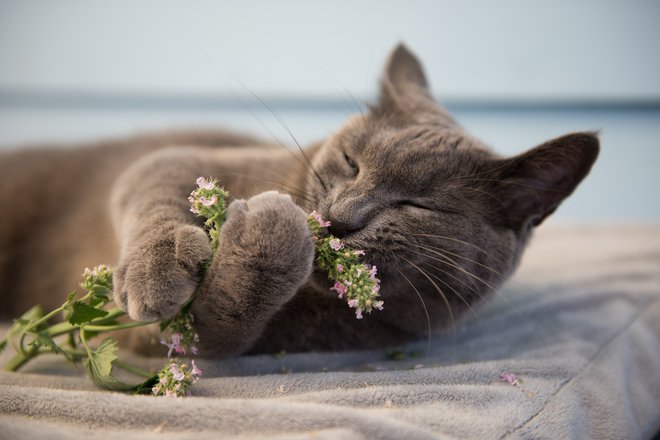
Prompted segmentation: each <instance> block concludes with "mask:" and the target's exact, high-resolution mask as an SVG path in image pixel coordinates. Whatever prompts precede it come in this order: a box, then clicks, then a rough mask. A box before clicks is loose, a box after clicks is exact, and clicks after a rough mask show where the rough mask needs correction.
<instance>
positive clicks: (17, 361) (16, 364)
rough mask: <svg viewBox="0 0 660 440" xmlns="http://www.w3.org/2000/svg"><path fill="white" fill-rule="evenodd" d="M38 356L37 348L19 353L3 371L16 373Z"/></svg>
mask: <svg viewBox="0 0 660 440" xmlns="http://www.w3.org/2000/svg"><path fill="white" fill-rule="evenodd" d="M38 354H39V349H38V348H37V347H32V348H31V349H29V350H28V351H27V352H25V353H23V352H19V353H17V354H16V356H14V357H13V358H11V359H10V360H9V362H7V363H6V364H5V366H4V368H3V369H4V370H5V371H16V370H18V369H19V368H21V367H22V366H23V365H25V364H26V363H27V361H29V360H30V359H32V358H33V357H35V356H37V355H38Z"/></svg>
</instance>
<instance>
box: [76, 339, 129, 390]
mask: <svg viewBox="0 0 660 440" xmlns="http://www.w3.org/2000/svg"><path fill="white" fill-rule="evenodd" d="M117 350H119V347H117V341H115V340H114V339H112V338H106V339H104V340H103V342H101V345H99V347H98V348H97V349H96V350H95V351H93V352H92V355H91V356H90V357H88V358H87V359H85V361H84V362H83V365H84V366H85V371H87V375H88V376H89V378H90V379H91V380H92V382H94V383H95V384H96V385H97V386H98V387H101V388H105V389H107V390H112V391H133V390H135V389H136V386H135V385H129V384H126V383H123V382H121V381H119V380H117V379H116V378H115V377H114V376H113V375H112V363H113V362H114V361H115V360H116V359H117Z"/></svg>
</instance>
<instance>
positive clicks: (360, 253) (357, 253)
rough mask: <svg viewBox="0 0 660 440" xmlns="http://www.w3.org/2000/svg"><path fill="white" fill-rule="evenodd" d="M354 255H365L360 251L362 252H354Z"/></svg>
mask: <svg viewBox="0 0 660 440" xmlns="http://www.w3.org/2000/svg"><path fill="white" fill-rule="evenodd" d="M353 255H357V256H362V255H364V251H360V250H357V251H353Z"/></svg>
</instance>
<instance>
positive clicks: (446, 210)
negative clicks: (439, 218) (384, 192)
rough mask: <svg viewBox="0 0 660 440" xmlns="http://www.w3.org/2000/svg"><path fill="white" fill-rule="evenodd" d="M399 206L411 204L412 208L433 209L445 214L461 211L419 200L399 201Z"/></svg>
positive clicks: (432, 210)
mask: <svg viewBox="0 0 660 440" xmlns="http://www.w3.org/2000/svg"><path fill="white" fill-rule="evenodd" d="M399 206H409V207H411V208H416V209H423V210H425V211H431V212H442V213H444V214H460V212H459V211H457V210H455V209H452V208H447V207H441V208H438V207H435V206H431V205H427V204H425V203H423V202H420V201H417V200H403V201H401V202H399Z"/></svg>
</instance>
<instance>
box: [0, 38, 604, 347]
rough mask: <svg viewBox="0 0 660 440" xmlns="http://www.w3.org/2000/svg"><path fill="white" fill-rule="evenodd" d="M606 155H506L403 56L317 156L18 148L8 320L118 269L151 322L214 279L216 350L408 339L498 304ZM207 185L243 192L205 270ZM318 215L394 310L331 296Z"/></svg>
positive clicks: (201, 147) (220, 143)
mask: <svg viewBox="0 0 660 440" xmlns="http://www.w3.org/2000/svg"><path fill="white" fill-rule="evenodd" d="M598 151H599V147H598V139H597V138H596V136H595V135H594V134H593V133H575V134H569V135H566V136H563V137H560V138H557V139H554V140H551V141H548V142H547V143H545V144H543V145H541V146H539V147H536V148H534V149H532V150H530V151H528V152H526V153H524V154H521V155H519V156H515V157H512V158H501V157H499V156H496V155H495V154H494V153H492V152H491V151H490V150H489V149H488V148H487V147H486V146H485V145H483V144H482V143H481V142H479V141H478V140H476V139H474V138H472V137H471V136H469V135H468V134H467V133H465V131H464V130H463V129H461V128H460V127H459V126H458V125H457V124H456V122H455V121H454V120H453V119H452V117H451V116H450V115H449V114H448V113H447V112H446V111H445V110H444V109H443V108H442V107H440V106H439V105H438V104H436V103H435V102H434V100H433V98H432V95H431V93H430V92H429V89H428V87H427V82H426V79H425V77H424V74H423V71H422V68H421V66H420V64H419V62H418V61H417V59H416V58H415V57H414V56H413V55H412V54H411V53H410V52H409V51H408V50H407V49H406V48H405V47H404V46H399V47H397V48H396V49H395V50H394V52H393V53H392V55H391V57H390V59H389V61H388V63H387V65H386V67H385V70H384V73H383V77H382V84H381V92H380V98H379V101H378V102H377V103H376V104H375V105H373V106H372V107H370V108H369V111H368V112H367V113H366V114H363V115H359V116H356V117H353V118H351V119H350V120H349V121H348V122H347V123H346V124H345V125H344V126H343V127H342V128H341V129H340V130H339V131H337V132H336V133H335V134H334V135H332V136H330V137H329V138H328V139H326V140H324V141H322V142H319V143H317V144H315V145H312V146H310V147H309V148H307V149H306V150H305V152H304V155H303V154H301V153H298V152H296V153H293V152H291V151H286V150H284V149H282V148H278V146H275V145H271V144H269V143H266V142H263V141H259V140H256V139H251V138H247V137H242V136H238V135H233V134H229V133H222V132H217V133H212V132H209V133H172V134H164V135H162V136H142V137H137V138H133V139H129V140H126V141H119V142H117V141H115V142H106V143H101V144H98V145H91V146H88V147H87V148H81V149H66V148H59V149H56V148H52V147H50V148H47V149H32V150H24V151H16V152H10V153H2V155H0V179H2V180H1V181H2V186H1V187H0V206H2V207H3V214H2V216H1V217H2V219H1V221H2V223H1V224H0V225H1V226H0V292H2V293H1V297H0V311H1V312H2V314H3V316H4V317H9V316H14V315H17V314H20V313H21V312H22V311H24V310H25V309H27V308H28V307H29V306H31V305H33V304H34V303H37V302H40V303H42V304H44V306H46V307H54V306H56V305H58V304H60V303H61V302H62V300H63V297H64V295H65V294H66V293H67V292H69V291H71V290H72V289H74V288H75V287H76V283H77V280H78V277H79V274H80V272H81V269H82V268H84V267H85V266H93V265H95V264H99V263H104V262H110V263H113V264H114V265H115V268H116V271H115V276H114V282H115V292H114V298H115V301H116V303H117V304H118V305H119V307H121V308H122V309H124V310H126V311H127V312H128V313H129V315H130V316H131V317H132V318H135V319H144V320H151V319H162V318H168V317H170V316H171V315H172V314H174V313H175V312H176V311H177V309H178V307H179V306H180V305H181V304H182V303H183V302H185V301H186V300H187V299H188V298H189V297H190V295H191V294H192V293H193V291H195V289H197V288H198V286H199V290H198V297H197V299H196V301H195V302H194V306H193V312H194V315H195V322H196V329H197V331H198V332H199V334H200V336H201V342H202V347H201V349H202V352H203V354H205V355H207V356H227V355H234V354H240V353H264V352H276V351H280V350H286V351H289V352H291V351H304V350H341V349H355V348H369V347H377V346H381V347H382V346H388V345H393V344H400V343H403V342H405V341H409V340H412V339H415V338H422V337H426V336H427V335H428V334H429V332H433V331H437V330H439V329H443V328H447V327H449V326H454V325H456V322H457V320H458V319H459V317H460V316H462V315H464V314H465V313H466V311H469V310H470V308H473V307H475V306H476V305H477V304H478V303H480V302H481V301H484V300H486V299H487V298H488V297H489V296H491V295H493V292H494V290H495V289H496V288H497V287H498V286H500V285H501V284H502V282H503V281H504V280H505V279H506V278H507V277H508V276H509V275H510V274H511V273H512V271H513V270H514V268H515V267H516V265H517V263H518V261H519V259H520V257H521V254H522V251H523V248H524V246H525V244H526V242H527V241H528V239H529V237H530V234H531V232H532V230H533V229H534V227H536V226H538V225H539V224H540V223H541V222H542V221H543V220H544V219H545V218H546V217H547V216H548V215H550V214H551V213H552V212H553V211H554V210H555V209H556V208H557V206H558V205H559V204H560V203H561V201H562V200H563V199H564V198H565V197H567V196H568V195H569V194H571V192H572V191H573V190H574V189H575V187H576V186H577V185H578V183H579V182H580V181H581V180H582V179H583V178H584V177H585V176H586V175H587V174H588V172H589V170H590V168H591V166H592V164H593V163H594V161H595V160H596V157H597V155H598ZM292 156H294V157H292ZM307 158H309V161H310V162H311V165H310V164H309V163H307ZM198 176H213V177H215V178H217V179H218V180H219V181H220V182H221V184H222V185H224V186H225V188H226V189H227V190H228V191H230V193H231V195H232V196H233V197H234V200H233V201H232V202H231V204H230V206H229V211H228V217H227V222H226V224H225V225H224V226H223V229H222V233H221V239H220V246H219V249H218V252H217V254H216V255H215V257H214V258H213V259H212V260H211V262H210V264H209V265H208V270H207V271H206V273H205V275H204V276H203V277H202V267H203V265H204V263H205V262H206V261H207V260H208V259H209V258H210V257H211V249H210V246H209V242H208V238H207V234H206V233H205V231H204V230H203V229H202V228H201V221H200V219H199V218H197V217H195V216H194V215H193V214H192V213H191V212H190V211H189V205H188V201H187V196H188V195H189V193H190V192H191V190H192V189H193V188H194V186H195V184H194V182H195V179H196V178H197V177H198ZM313 209H315V210H317V211H318V212H320V213H321V214H322V215H323V217H324V218H327V219H329V220H330V221H331V222H332V226H331V227H330V232H331V233H333V234H335V235H337V236H339V237H341V238H342V240H343V241H344V242H345V243H346V245H348V246H350V247H352V248H356V249H363V250H365V252H366V257H365V261H367V262H369V263H372V264H375V265H377V266H378V269H379V275H380V278H381V286H382V289H381V295H382V299H383V300H384V301H385V308H384V310H383V311H376V312H374V313H372V314H371V315H368V316H367V317H365V319H362V320H357V319H355V314H354V311H353V310H351V309H350V308H348V307H347V306H346V303H345V302H344V301H340V300H338V299H337V297H336V295H335V294H333V292H331V291H330V290H329V289H328V287H329V286H330V285H329V281H328V279H327V276H326V275H325V274H324V273H321V271H319V270H318V269H315V267H314V243H313V242H312V238H311V237H310V234H309V232H308V229H307V226H306V218H307V215H308V213H309V212H310V211H311V210H313Z"/></svg>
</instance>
